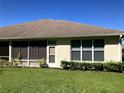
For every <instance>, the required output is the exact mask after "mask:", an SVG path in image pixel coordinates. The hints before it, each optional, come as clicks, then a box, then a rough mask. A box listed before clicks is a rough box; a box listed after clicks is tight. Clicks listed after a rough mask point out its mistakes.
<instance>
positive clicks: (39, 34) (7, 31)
mask: <svg viewBox="0 0 124 93" xmlns="http://www.w3.org/2000/svg"><path fill="white" fill-rule="evenodd" d="M122 33H123V32H122V31H118V30H112V29H105V28H100V27H96V26H90V25H86V24H79V23H75V22H70V21H63V20H40V21H35V22H29V23H23V24H17V25H13V26H9V27H3V28H0V39H31V38H70V37H89V36H113V35H121V34H122Z"/></svg>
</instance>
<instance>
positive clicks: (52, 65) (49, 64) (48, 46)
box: [47, 41, 57, 67]
mask: <svg viewBox="0 0 124 93" xmlns="http://www.w3.org/2000/svg"><path fill="white" fill-rule="evenodd" d="M50 47H54V48H55V54H49V48H50ZM56 53H57V52H56V45H49V44H48V41H47V64H48V66H49V67H56ZM50 55H54V56H55V62H54V63H49V56H50Z"/></svg>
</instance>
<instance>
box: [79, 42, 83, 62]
mask: <svg viewBox="0 0 124 93" xmlns="http://www.w3.org/2000/svg"><path fill="white" fill-rule="evenodd" d="M80 44H81V45H80V60H81V61H82V53H83V49H82V40H80Z"/></svg>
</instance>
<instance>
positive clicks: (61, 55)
mask: <svg viewBox="0 0 124 93" xmlns="http://www.w3.org/2000/svg"><path fill="white" fill-rule="evenodd" d="M119 38H120V37H119V36H108V37H89V38H76V39H77V40H79V39H104V41H105V47H104V61H121V60H122V48H121V44H120V43H119ZM72 39H74V38H72ZM72 39H66V40H64V39H61V40H57V45H56V57H55V59H56V63H55V64H56V67H60V65H61V61H62V60H67V61H70V60H71V54H70V51H71V50H70V49H71V40H72Z"/></svg>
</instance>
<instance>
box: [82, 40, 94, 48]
mask: <svg viewBox="0 0 124 93" xmlns="http://www.w3.org/2000/svg"><path fill="white" fill-rule="evenodd" d="M82 47H83V48H91V47H92V40H82Z"/></svg>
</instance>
